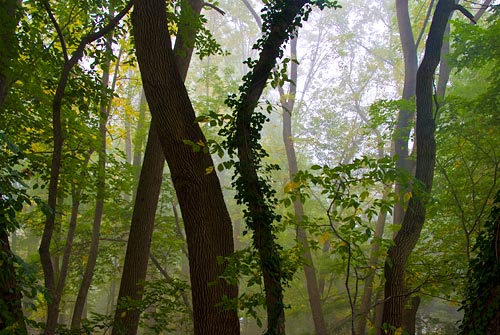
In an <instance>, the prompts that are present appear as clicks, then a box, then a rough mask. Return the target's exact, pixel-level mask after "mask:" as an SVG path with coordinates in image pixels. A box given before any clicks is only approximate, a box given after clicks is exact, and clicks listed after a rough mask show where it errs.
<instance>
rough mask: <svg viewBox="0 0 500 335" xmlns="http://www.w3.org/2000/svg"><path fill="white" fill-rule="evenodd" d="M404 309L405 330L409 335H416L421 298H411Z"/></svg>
mask: <svg viewBox="0 0 500 335" xmlns="http://www.w3.org/2000/svg"><path fill="white" fill-rule="evenodd" d="M407 300H408V301H407V302H406V304H405V307H404V309H403V329H404V330H405V332H407V334H408V335H415V329H416V327H415V323H416V321H417V311H418V307H419V306H420V297H419V296H415V297H413V296H410V297H409V299H407Z"/></svg>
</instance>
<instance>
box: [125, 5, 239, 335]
mask: <svg viewBox="0 0 500 335" xmlns="http://www.w3.org/2000/svg"><path fill="white" fill-rule="evenodd" d="M165 10H166V9H165V3H164V2H163V1H159V0H154V1H136V5H135V8H134V14H133V17H132V21H133V26H134V34H135V42H136V47H137V58H138V61H139V65H140V70H141V75H142V79H143V85H144V91H145V93H146V98H147V100H148V104H149V107H150V111H151V114H152V116H153V121H152V122H153V127H156V128H155V129H156V132H157V135H158V137H159V139H160V143H161V146H162V149H163V153H164V155H165V157H166V160H167V163H168V165H169V168H170V172H171V175H172V181H173V184H174V187H175V190H176V193H177V198H178V200H179V204H180V206H181V211H182V215H183V218H184V225H185V229H186V237H187V243H188V249H189V262H190V272H191V283H192V297H193V316H194V333H195V334H221V335H224V334H239V322H238V316H237V313H236V311H235V310H225V309H223V308H222V307H218V306H217V305H218V304H220V303H221V302H222V300H223V298H224V297H228V298H229V299H233V298H236V296H237V288H236V287H235V286H231V285H228V284H227V283H226V282H224V281H221V280H220V279H219V276H220V275H221V274H222V273H223V271H224V266H223V265H222V264H220V263H218V262H217V258H218V257H226V256H229V255H230V254H231V253H232V252H233V240H232V227H231V220H230V218H229V214H228V212H227V209H226V207H225V203H224V199H223V197H222V190H221V187H220V184H219V180H218V178H217V176H216V175H215V174H213V173H212V174H207V173H206V169H207V168H208V167H210V166H213V165H214V163H213V161H212V159H211V157H210V155H207V154H204V153H195V152H193V150H192V148H191V147H190V146H187V145H186V144H184V140H187V139H189V140H192V141H194V142H196V141H199V140H200V141H203V142H206V140H205V137H204V135H203V133H202V132H201V129H200V128H199V126H198V124H197V123H195V121H194V120H195V113H194V110H193V108H192V105H191V102H190V100H189V97H188V95H187V91H186V89H185V87H184V85H183V83H182V82H183V80H182V76H181V74H180V73H179V70H178V66H177V64H176V63H177V62H176V59H175V57H174V53H173V52H172V49H171V45H170V36H169V34H168V30H167V26H168V25H167V20H166V16H165ZM179 65H180V64H179ZM180 66H182V65H180ZM138 197H139V195H138ZM134 284H135V283H134Z"/></svg>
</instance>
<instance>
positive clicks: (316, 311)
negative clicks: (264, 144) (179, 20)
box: [245, 1, 327, 335]
mask: <svg viewBox="0 0 500 335" xmlns="http://www.w3.org/2000/svg"><path fill="white" fill-rule="evenodd" d="M245 3H246V1H245ZM290 48H291V58H292V59H297V39H296V38H294V39H292V40H291V42H290ZM297 67H298V65H297V63H296V62H295V61H292V62H291V65H290V68H291V73H290V80H291V82H290V88H289V91H288V94H287V95H285V93H284V91H283V89H282V88H281V89H280V95H281V103H282V106H283V142H284V144H285V151H286V157H287V161H288V174H289V178H290V181H293V177H294V175H295V174H296V173H297V172H298V170H299V168H298V164H297V155H296V154H295V146H294V144H293V134H292V113H293V110H294V107H295V96H296V93H297V87H296V86H295V83H296V82H297ZM293 208H294V211H295V220H296V221H297V223H298V224H299V225H298V226H297V240H298V241H299V243H300V244H301V246H302V248H303V250H304V251H303V253H302V257H304V259H305V260H306V264H304V267H303V269H304V274H305V277H306V286H307V293H308V296H309V306H310V307H311V313H312V317H313V321H314V329H315V331H316V335H326V334H327V331H326V325H325V320H324V318H323V311H322V308H321V296H320V293H319V289H318V280H317V278H316V269H315V268H314V262H313V258H312V255H311V250H310V248H309V242H308V240H307V233H306V231H305V230H304V229H303V228H301V227H300V222H302V218H303V216H304V207H303V206H302V202H301V201H300V199H297V200H295V201H294V203H293Z"/></svg>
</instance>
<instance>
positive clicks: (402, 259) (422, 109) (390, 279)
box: [383, 0, 461, 334]
mask: <svg viewBox="0 0 500 335" xmlns="http://www.w3.org/2000/svg"><path fill="white" fill-rule="evenodd" d="M458 8H459V7H458V6H457V5H456V4H455V2H454V0H440V1H439V2H438V4H437V6H436V10H435V12H434V16H433V18H432V24H431V27H430V31H429V36H428V38H427V43H426V47H425V55H424V58H423V60H422V63H421V64H420V66H419V68H418V72H417V85H416V97H417V126H416V142H417V155H416V172H415V178H416V180H417V181H418V182H419V183H418V184H421V186H420V185H419V186H418V189H417V186H414V187H413V190H412V198H411V199H410V201H409V203H408V209H407V210H406V213H405V216H404V219H403V224H402V227H401V230H400V231H399V232H398V234H397V235H396V237H395V238H394V245H393V246H391V247H390V248H389V250H388V256H387V259H386V262H385V272H384V274H385V278H386V283H385V299H386V302H385V304H384V317H383V323H384V325H385V326H386V327H387V328H386V330H385V333H386V334H394V333H395V332H396V330H397V329H400V328H401V327H402V326H403V325H402V318H403V308H404V301H405V295H406V292H405V287H404V275H405V267H406V261H407V260H408V257H409V255H410V253H411V252H412V250H413V248H414V247H415V245H416V243H417V241H418V239H419V237H420V232H421V230H422V227H423V224H424V221H425V213H426V204H427V202H428V200H429V195H430V193H431V190H432V181H433V177H434V165H435V160H436V143H435V139H434V131H435V120H434V115H433V114H434V108H433V107H434V106H433V93H434V92H433V80H434V72H435V70H436V68H437V66H438V64H439V60H440V52H441V47H442V42H443V35H444V32H445V29H446V25H447V23H448V19H449V17H450V14H451V12H452V11H453V10H455V9H458ZM460 8H461V7H460Z"/></svg>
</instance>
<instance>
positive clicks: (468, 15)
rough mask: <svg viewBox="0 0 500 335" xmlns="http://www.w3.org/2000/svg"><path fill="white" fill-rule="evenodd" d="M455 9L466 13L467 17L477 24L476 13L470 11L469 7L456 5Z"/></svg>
mask: <svg viewBox="0 0 500 335" xmlns="http://www.w3.org/2000/svg"><path fill="white" fill-rule="evenodd" d="M454 9H455V10H458V11H459V12H460V13H462V14H464V16H465V17H466V18H468V19H469V20H471V22H472V23H474V24H476V23H477V22H476V20H475V19H474V15H472V14H471V12H469V11H468V10H467V9H465V8H464V7H463V6H461V5H455V8H454Z"/></svg>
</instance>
